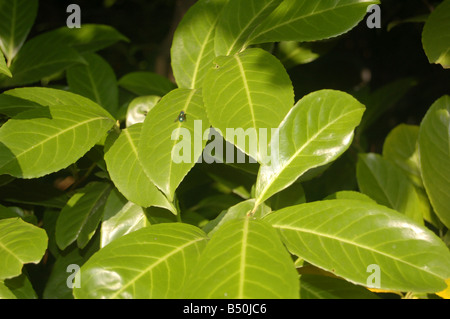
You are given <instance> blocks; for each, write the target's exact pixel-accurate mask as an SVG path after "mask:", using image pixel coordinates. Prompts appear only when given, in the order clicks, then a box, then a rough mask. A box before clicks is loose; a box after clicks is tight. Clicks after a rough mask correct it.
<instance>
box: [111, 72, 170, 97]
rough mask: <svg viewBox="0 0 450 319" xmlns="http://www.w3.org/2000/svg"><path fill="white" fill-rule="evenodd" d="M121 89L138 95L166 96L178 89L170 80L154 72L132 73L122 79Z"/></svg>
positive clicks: (120, 82) (120, 81)
mask: <svg viewBox="0 0 450 319" xmlns="http://www.w3.org/2000/svg"><path fill="white" fill-rule="evenodd" d="M118 84H119V86H120V87H123V88H124V89H127V90H128V91H130V92H133V93H134V94H136V95H140V96H142V95H158V96H164V95H166V94H167V93H169V92H170V91H172V90H173V89H175V88H176V86H175V84H173V83H172V82H170V81H169V79H167V78H165V77H163V76H161V75H159V74H156V73H152V72H131V73H128V74H126V75H124V76H123V77H122V78H120V80H119V82H118Z"/></svg>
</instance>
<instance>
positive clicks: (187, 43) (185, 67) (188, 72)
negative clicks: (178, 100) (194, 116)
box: [170, 0, 228, 89]
mask: <svg viewBox="0 0 450 319" xmlns="http://www.w3.org/2000/svg"><path fill="white" fill-rule="evenodd" d="M227 1H228V0H216V1H210V0H199V1H197V3H196V4H194V5H193V6H192V7H191V8H190V9H189V11H188V12H187V13H186V14H185V15H184V17H183V20H181V22H180V24H179V25H178V27H177V29H176V31H175V34H174V36H173V42H172V48H171V52H170V53H171V58H172V69H173V75H174V77H175V80H176V82H177V84H178V86H179V87H180V88H188V89H198V88H201V87H202V86H203V80H204V77H205V75H206V73H207V71H208V70H209V68H210V67H211V66H212V63H213V60H214V58H215V54H214V34H215V30H216V26H217V22H218V20H219V18H220V12H221V11H222V9H223V6H224V4H225V3H226V2H227Z"/></svg>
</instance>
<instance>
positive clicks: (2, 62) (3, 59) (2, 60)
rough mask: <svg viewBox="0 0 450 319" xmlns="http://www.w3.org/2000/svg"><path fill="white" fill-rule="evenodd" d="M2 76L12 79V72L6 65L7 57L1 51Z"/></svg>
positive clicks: (0, 65) (0, 69)
mask: <svg viewBox="0 0 450 319" xmlns="http://www.w3.org/2000/svg"><path fill="white" fill-rule="evenodd" d="M0 74H4V75H6V76H9V77H12V74H11V71H10V70H9V69H8V66H7V65H6V62H5V57H4V56H3V53H2V51H1V50H0Z"/></svg>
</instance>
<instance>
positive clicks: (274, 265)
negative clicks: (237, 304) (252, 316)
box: [186, 218, 299, 299]
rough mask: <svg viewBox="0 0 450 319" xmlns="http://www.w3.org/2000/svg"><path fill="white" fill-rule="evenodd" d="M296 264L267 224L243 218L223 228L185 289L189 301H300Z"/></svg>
mask: <svg viewBox="0 0 450 319" xmlns="http://www.w3.org/2000/svg"><path fill="white" fill-rule="evenodd" d="M298 293H299V286H298V275H297V271H296V270H295V266H294V262H293V261H292V259H291V257H290V256H289V254H288V253H287V251H286V249H285V248H284V247H283V244H282V243H281V241H280V239H279V237H278V235H277V233H276V232H275V230H274V229H273V228H271V227H270V225H268V224H266V223H265V222H262V221H258V220H253V219H251V218H244V219H238V220H232V221H229V222H227V223H226V224H224V225H223V226H222V227H220V228H219V229H218V230H217V232H216V233H215V234H214V236H213V237H212V238H211V241H210V242H209V243H208V245H207V246H206V248H205V250H204V251H203V253H202V255H201V257H200V260H199V261H198V264H197V267H196V268H195V271H194V272H193V274H192V275H191V279H190V281H189V284H188V285H187V287H186V296H187V297H188V298H201V299H215V298H225V299H256V298H258V299H259V298H265V299H272V298H277V299H278V298H281V299H287V298H298Z"/></svg>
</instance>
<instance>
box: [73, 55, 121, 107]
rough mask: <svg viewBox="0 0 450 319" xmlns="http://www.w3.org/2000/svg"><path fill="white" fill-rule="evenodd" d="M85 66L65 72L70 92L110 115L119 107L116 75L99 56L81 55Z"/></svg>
mask: <svg viewBox="0 0 450 319" xmlns="http://www.w3.org/2000/svg"><path fill="white" fill-rule="evenodd" d="M83 58H84V59H85V60H86V62H87V64H86V65H79V66H74V67H71V68H69V69H68V70H67V82H68V84H69V88H70V90H71V91H72V92H74V93H76V94H79V95H82V96H84V97H87V98H89V99H90V100H92V101H94V102H96V103H97V104H98V105H100V106H102V107H103V108H105V109H106V110H108V111H109V113H111V114H116V112H117V109H118V107H119V91H118V87H117V80H116V75H115V74H114V70H113V69H112V68H111V66H110V65H109V64H108V62H106V61H105V60H104V59H103V58H101V57H100V56H98V55H96V54H94V53H90V54H85V55H83Z"/></svg>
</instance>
